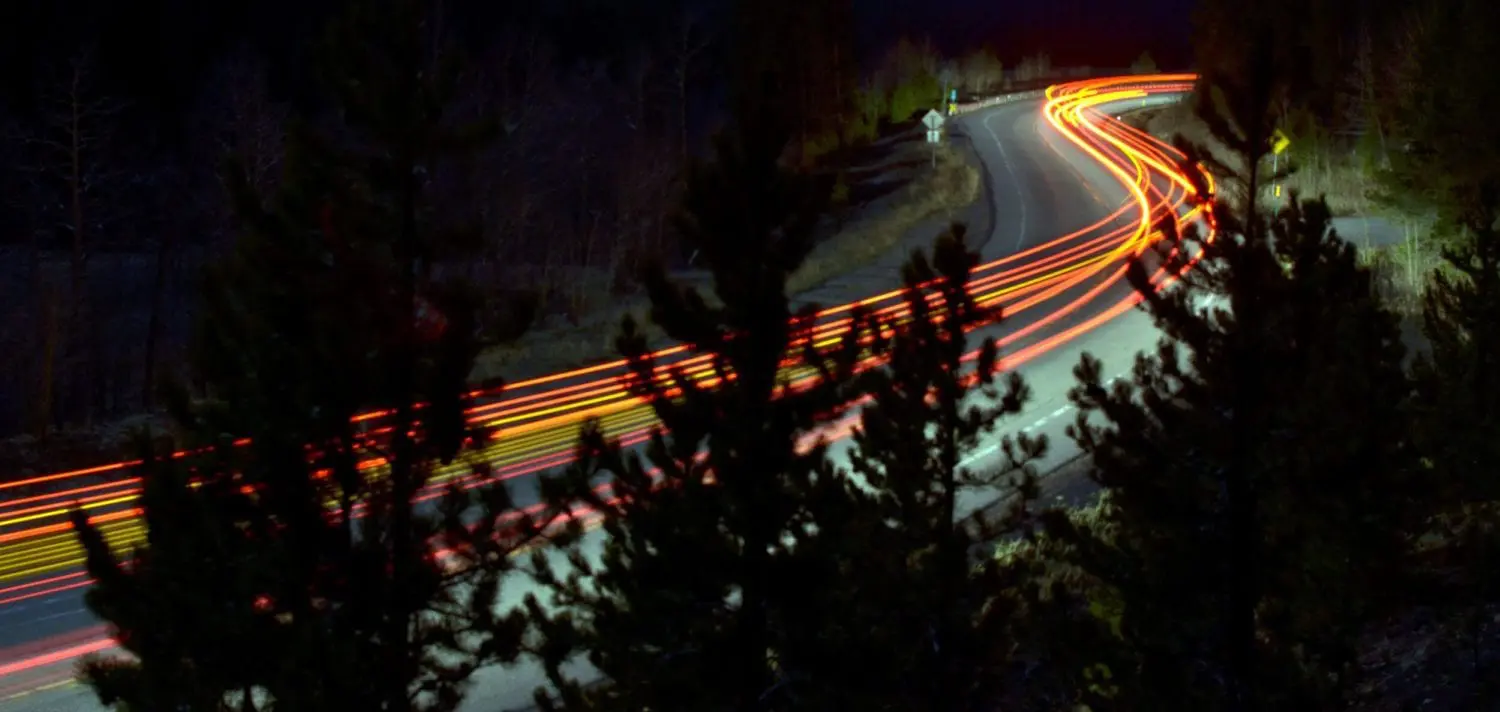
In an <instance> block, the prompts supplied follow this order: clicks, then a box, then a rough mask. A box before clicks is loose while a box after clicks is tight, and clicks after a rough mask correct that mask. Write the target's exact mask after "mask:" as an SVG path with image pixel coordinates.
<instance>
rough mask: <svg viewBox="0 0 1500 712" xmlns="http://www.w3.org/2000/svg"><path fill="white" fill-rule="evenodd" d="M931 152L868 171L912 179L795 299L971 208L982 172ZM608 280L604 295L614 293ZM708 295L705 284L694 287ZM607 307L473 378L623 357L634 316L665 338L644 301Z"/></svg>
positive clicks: (822, 257) (808, 271)
mask: <svg viewBox="0 0 1500 712" xmlns="http://www.w3.org/2000/svg"><path fill="white" fill-rule="evenodd" d="M929 151H930V149H929V148H928V147H927V146H926V145H925V144H922V143H920V142H915V141H903V142H900V143H899V144H896V147H895V148H894V149H893V154H892V155H891V156H888V157H887V158H886V160H884V161H882V162H881V164H880V165H879V166H874V167H871V168H869V169H866V170H865V171H863V173H866V174H870V175H867V176H866V177H867V179H874V178H882V179H886V180H895V181H898V182H900V181H905V183H904V185H902V186H901V187H900V188H897V189H896V190H895V191H894V192H892V193H891V194H890V195H889V196H886V198H885V199H884V205H883V206H881V207H880V208H878V209H871V210H870V211H869V212H868V213H867V214H864V215H860V214H859V213H860V209H861V206H859V205H851V206H850V209H851V210H850V212H852V213H854V215H855V217H854V218H853V219H851V220H850V221H848V223H847V224H845V225H844V226H843V228H842V229H839V230H836V231H835V232H834V233H833V234H832V235H830V236H829V237H827V238H825V239H824V240H822V241H821V242H820V243H819V245H818V246H817V248H815V249H814V250H813V253H812V254H811V255H810V256H809V257H808V259H807V261H806V262H805V263H804V264H803V265H802V267H801V268H800V269H798V270H797V271H796V272H794V273H793V274H792V275H791V277H790V279H789V280H788V284H787V291H788V293H790V294H799V293H802V292H805V291H807V290H809V289H812V288H814V287H817V286H818V285H820V284H823V283H824V282H827V281H828V280H830V279H833V278H835V277H838V276H840V275H843V274H847V273H849V272H852V271H854V270H857V269H859V268H861V267H864V266H866V265H868V264H870V263H871V262H873V261H875V260H877V259H879V258H880V257H881V256H882V255H884V254H886V253H888V252H889V251H891V250H893V249H895V248H896V247H897V245H899V244H900V242H901V240H902V238H903V237H904V236H905V235H906V234H907V232H908V231H909V230H911V229H912V228H914V227H916V226H917V225H918V224H920V223H921V222H922V221H924V220H927V219H929V218H931V217H933V216H935V215H940V214H943V213H945V212H951V211H953V210H957V209H959V208H962V207H964V206H966V205H968V204H970V203H972V202H973V201H974V200H975V199H976V198H978V196H979V192H980V186H981V182H980V176H979V169H978V168H977V167H976V166H974V165H972V164H970V163H969V162H968V161H966V160H965V159H964V157H963V155H962V154H961V153H960V152H959V151H958V150H956V149H953V148H950V147H946V146H945V147H943V148H941V149H939V151H938V153H937V165H936V167H930V163H929V161H930V160H931V158H930V155H929ZM607 286H608V284H607V282H606V281H604V280H601V281H600V284H599V286H598V289H599V290H601V293H602V292H603V290H605V289H606V288H607ZM694 286H697V287H700V291H701V292H705V296H710V295H708V294H707V291H708V287H710V286H711V285H709V284H707V283H706V281H705V282H704V283H702V284H695V285H694ZM591 301H593V302H595V303H599V304H603V305H605V306H602V307H600V308H596V309H592V310H589V311H587V312H585V313H583V314H581V315H580V316H579V317H578V318H577V320H576V323H568V324H564V325H551V326H548V327H544V328H536V329H533V330H531V331H529V332H527V333H526V334H525V335H523V336H522V337H521V338H520V339H519V340H517V341H516V342H514V343H512V344H508V345H504V346H498V347H495V348H491V349H487V350H486V351H485V352H484V353H481V354H480V356H479V358H478V360H477V362H476V364H475V368H474V374H473V377H474V380H476V381H483V380H486V379H489V378H494V377H497V376H504V377H505V378H507V379H512V380H514V379H517V378H528V377H531V376H536V375H542V374H546V373H553V372H556V371H560V370H565V369H569V368H578V367H581V366H586V365H589V364H593V363H599V362H603V361H608V360H611V359H614V358H617V357H618V356H617V355H618V351H617V350H616V349H615V337H616V335H617V334H618V333H619V326H620V321H621V320H622V319H624V318H625V317H626V316H627V315H629V316H633V317H634V318H635V320H636V322H637V323H638V324H640V325H641V326H642V329H643V332H644V334H645V336H646V338H647V340H648V341H650V342H660V341H661V340H663V339H664V336H663V335H662V334H661V332H660V331H659V330H657V329H656V328H655V327H654V326H653V325H652V324H651V323H650V320H649V319H647V318H646V317H647V314H648V313H649V310H650V304H649V303H648V302H647V301H646V300H645V298H644V297H643V296H639V295H636V296H631V297H625V298H615V299H613V300H610V299H607V298H601V299H597V300H591Z"/></svg>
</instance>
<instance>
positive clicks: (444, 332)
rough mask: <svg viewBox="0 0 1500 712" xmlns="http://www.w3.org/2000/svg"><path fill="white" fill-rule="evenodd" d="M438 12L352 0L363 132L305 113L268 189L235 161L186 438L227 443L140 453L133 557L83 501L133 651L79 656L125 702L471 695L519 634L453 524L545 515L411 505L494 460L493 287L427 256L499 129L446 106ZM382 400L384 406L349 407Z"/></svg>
mask: <svg viewBox="0 0 1500 712" xmlns="http://www.w3.org/2000/svg"><path fill="white" fill-rule="evenodd" d="M429 20H430V17H429V15H428V14H427V9H426V4H425V3H422V2H419V1H418V0H356V2H354V3H352V4H351V6H350V8H349V11H348V13H347V14H346V15H345V16H343V17H342V18H341V19H340V20H339V21H338V22H336V23H335V24H334V25H333V27H332V31H331V33H330V40H329V42H328V44H327V49H328V56H327V60H328V61H327V64H326V65H325V69H326V70H327V72H328V76H327V78H328V79H329V80H330V82H331V84H332V88H333V89H334V92H335V97H336V99H337V102H336V105H337V107H338V108H339V110H340V116H341V118H342V119H343V121H344V123H345V126H346V129H347V131H346V132H344V133H343V134H341V135H331V134H328V133H323V132H319V131H316V130H314V129H313V128H311V125H310V122H307V121H303V122H301V123H300V124H299V126H298V127H297V130H296V131H295V132H294V135H293V137H292V140H291V142H290V144H289V146H288V149H287V150H288V157H287V162H286V171H285V175H284V176H283V180H282V188H281V189H280V190H279V191H278V192H277V193H276V194H275V195H273V196H269V197H266V196H259V195H256V194H254V191H253V190H251V189H250V188H249V186H248V185H247V184H246V182H245V181H244V179H243V173H242V172H239V171H235V170H232V169H231V170H230V171H229V177H230V179H231V183H232V185H233V188H234V191H233V192H234V194H235V198H236V204H237V207H238V211H239V214H240V217H241V219H242V222H243V234H242V236H241V238H240V240H239V242H238V244H237V246H236V250H235V253H234V254H233V255H232V256H231V257H230V258H229V259H228V260H227V261H226V262H225V263H224V264H222V265H220V266H219V267H218V268H216V269H214V270H212V271H211V272H210V273H209V276H208V279H206V280H205V284H206V288H205V295H204V296H205V303H206V309H205V316H204V319H203V321H202V323H201V324H200V325H199V328H198V331H197V334H196V336H195V350H194V358H193V365H194V369H195V371H196V373H197V375H198V376H199V378H200V379H201V380H202V381H203V382H204V383H206V384H207V386H208V389H209V392H210V395H211V399H210V401H209V402H207V403H202V404H188V402H187V399H186V398H185V396H184V394H183V392H182V391H181V389H178V390H177V391H176V392H175V394H174V396H173V403H174V404H175V407H174V411H175V413H176V415H177V419H178V421H179V424H180V425H181V429H182V430H184V431H185V432H187V433H189V434H190V436H191V437H192V441H191V442H189V443H187V444H189V445H207V446H210V447H211V450H210V454H208V455H205V456H201V457H189V458H184V459H181V460H168V459H162V458H158V457H153V458H148V459H147V460H146V464H145V465H143V467H142V471H141V475H142V478H143V480H144V481H145V482H146V485H145V489H144V494H143V499H142V505H141V506H142V507H143V509H144V510H145V512H146V515H145V518H146V523H147V527H148V531H149V534H148V541H149V546H147V547H144V548H141V549H138V550H137V551H135V552H134V554H133V555H132V556H131V557H129V559H128V561H121V560H119V559H118V558H116V556H115V555H114V554H112V553H111V552H110V551H109V550H108V549H107V547H106V546H105V543H104V540H103V539H102V537H101V536H100V534H99V532H98V531H97V530H96V529H94V528H93V527H91V526H90V525H89V524H88V523H87V521H86V519H85V517H84V515H83V514H82V512H81V511H80V512H76V513H75V516H74V523H75V525H76V526H77V528H78V531H79V536H80V539H81V540H82V542H83V543H84V545H85V548H86V549H87V551H88V555H89V571H90V573H91V574H92V575H93V576H94V577H95V579H96V580H97V582H98V585H97V586H96V587H95V588H94V589H92V590H91V591H90V592H89V594H88V601H89V605H90V606H91V608H93V610H94V611H95V612H96V613H97V614H98V615H99V616H100V617H101V618H103V619H104V620H106V621H107V622H109V623H110V624H111V625H112V626H114V628H115V631H116V637H117V638H118V639H119V641H120V642H121V644H122V645H123V647H124V648H125V649H126V650H127V651H129V652H131V653H133V654H134V656H135V657H136V661H133V662H130V663H116V662H110V661H106V660H95V661H92V662H90V663H88V665H87V666H86V670H85V674H86V675H87V677H88V678H89V680H90V681H91V683H92V684H93V685H94V686H95V689H96V691H97V693H98V695H99V697H100V699H101V700H102V701H104V702H106V703H116V702H123V703H124V704H125V705H126V706H128V707H129V708H130V709H183V708H187V709H194V710H217V709H228V708H235V709H256V708H258V707H261V706H264V705H266V704H268V703H269V704H274V706H275V707H276V708H277V709H278V710H328V709H350V710H389V711H396V710H418V709H438V710H440V709H452V708H454V707H456V706H457V704H458V702H459V700H460V699H461V697H462V693H463V689H464V683H465V680H466V679H467V678H468V676H469V674H471V673H472V672H473V670H474V669H476V668H477V667H478V666H479V665H483V664H486V663H488V662H490V661H491V660H494V659H504V658H507V657H513V656H514V655H515V654H517V652H518V647H517V646H518V644H519V630H518V626H517V624H516V622H515V620H514V619H513V618H501V617H498V616H497V614H496V613H495V611H494V605H493V601H494V598H493V594H494V592H495V588H496V586H497V585H498V579H499V577H500V576H501V575H503V573H504V569H505V566H503V565H495V566H490V567H481V568H470V569H466V570H458V571H454V570H451V569H450V568H449V567H448V566H447V564H446V563H445V562H444V561H443V560H442V559H441V557H440V556H439V554H438V545H439V544H440V543H445V544H447V545H448V546H450V547H452V548H456V549H458V550H459V551H460V553H461V554H463V555H464V557H463V558H466V559H473V558H475V556H476V555H477V554H478V553H486V554H496V553H505V550H506V549H508V548H509V547H511V546H513V545H515V544H516V543H517V541H518V540H521V539H525V538H528V537H529V536H531V534H532V532H530V531H529V530H524V529H517V530H514V531H498V530H496V529H495V528H494V527H493V526H482V527H479V528H478V529H477V530H476V533H474V534H472V535H471V534H470V533H469V531H468V530H467V529H465V528H464V527H463V526H462V524H461V522H460V519H461V514H462V513H463V512H464V511H465V510H466V509H467V505H468V504H469V502H468V501H467V500H466V498H465V497H464V496H463V495H460V494H459V493H457V492H456V491H451V492H450V493H449V496H448V497H447V500H446V501H445V503H444V506H443V507H441V509H440V511H438V512H424V511H422V510H421V508H420V507H419V506H418V503H419V501H420V499H421V498H422V497H423V495H422V493H423V492H424V491H427V490H428V489H429V488H430V487H431V486H432V485H433V483H434V476H435V474H436V469H437V467H438V465H439V464H440V463H441V464H442V465H448V466H450V467H462V466H463V462H464V461H472V464H473V466H474V467H475V468H476V469H482V462H480V461H478V460H470V458H471V455H461V452H462V451H463V450H464V449H465V448H466V447H467V446H468V445H469V444H470V443H472V442H476V441H483V440H484V439H486V436H485V435H484V434H483V433H478V432H475V431H473V430H472V429H470V428H469V427H468V425H467V424H466V420H465V416H464V412H465V409H466V408H467V406H468V403H469V401H470V396H469V394H468V390H469V389H468V386H467V384H466V378H467V375H468V373H469V370H470V369H471V367H472V365H473V360H474V357H475V355H476V352H477V348H478V345H477V343H476V342H475V337H474V335H475V332H476V323H475V306H474V304H475V300H474V299H473V298H472V297H471V296H470V290H468V289H467V288H465V287H464V286H463V285H462V284H459V283H453V282H446V281H440V280H437V279H435V278H434V277H433V276H432V274H431V269H430V267H431V265H432V263H433V261H434V260H436V259H439V258H443V257H450V256H453V255H456V254H458V253H459V252H460V251H461V250H462V249H464V248H465V247H467V246H469V245H472V244H473V239H472V233H471V232H468V231H466V230H464V229H463V226H462V225H459V226H454V225H451V224H447V223H444V222H442V221H440V220H438V216H436V215H433V214H432V213H431V211H429V210H427V209H426V207H425V205H426V203H425V201H424V198H423V193H424V191H425V190H426V188H427V186H426V182H427V181H428V180H429V178H430V176H431V175H432V174H433V173H434V171H435V169H436V167H437V166H438V165H439V164H440V163H441V162H442V161H443V160H444V159H445V158H448V157H451V156H453V155H454V154H462V153H464V152H466V151H468V150H470V149H472V148H473V146H475V145H476V143H477V142H478V141H481V140H485V139H487V138H488V137H489V136H490V135H491V133H490V132H489V131H487V130H485V129H486V127H483V126H479V127H453V126H450V125H449V124H448V122H447V121H446V120H445V119H444V117H443V114H442V107H443V105H444V104H445V102H446V100H447V98H448V97H449V96H450V95H451V92H452V89H453V86H454V85H453V82H454V77H455V76H456V75H455V70H456V68H457V67H456V64H454V62H453V61H452V59H451V57H450V56H449V55H442V54H433V52H432V47H433V43H432V39H433V38H432V37H431V35H430V32H431V26H432V25H431V23H430V22H429ZM419 404H420V416H421V418H420V420H418V417H417V416H418V410H419ZM368 408H378V409H382V410H383V411H385V412H386V413H387V415H386V417H385V418H384V419H381V420H378V421H375V423H374V424H373V425H371V424H369V421H364V424H356V423H355V422H353V420H352V418H353V416H355V415H356V414H357V413H359V412H361V411H364V410H365V409H368ZM240 438H249V439H250V444H249V445H248V446H246V447H243V448H240V447H235V446H234V445H233V442H234V441H235V440H237V439H240ZM475 455H477V454H475ZM460 457H464V458H465V460H464V461H457V459H458V458H460ZM372 459H374V460H376V461H378V462H382V463H383V465H382V466H380V467H378V468H375V469H370V468H366V467H364V466H363V465H362V463H364V462H366V461H370V460H372ZM450 463H452V464H451V465H450ZM487 497H488V498H489V502H488V503H489V504H490V506H491V509H503V508H505V507H506V505H507V502H506V501H505V498H504V497H503V490H500V489H496V490H492V491H491V492H490V493H489V494H488V495H487ZM501 558H502V559H503V557H501ZM247 661H248V662H247Z"/></svg>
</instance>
